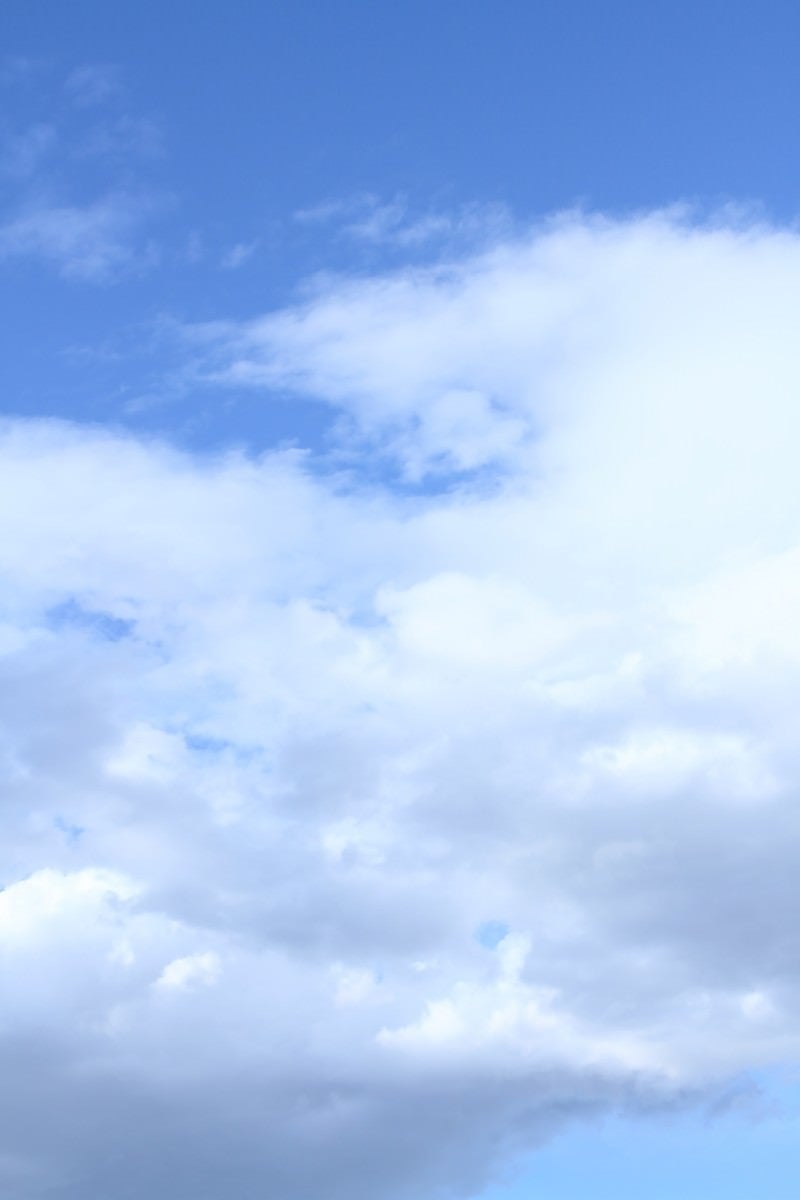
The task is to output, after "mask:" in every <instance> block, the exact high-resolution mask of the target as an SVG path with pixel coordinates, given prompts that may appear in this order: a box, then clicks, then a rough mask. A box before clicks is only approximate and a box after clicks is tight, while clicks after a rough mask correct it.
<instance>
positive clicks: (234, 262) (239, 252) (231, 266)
mask: <svg viewBox="0 0 800 1200" xmlns="http://www.w3.org/2000/svg"><path fill="white" fill-rule="evenodd" d="M258 247H259V241H258V239H257V238H256V239H254V240H253V241H252V242H236V244H235V245H233V246H231V248H230V250H227V251H226V252H225V254H223V256H222V258H221V260H220V266H222V267H224V268H225V269H226V270H229V271H236V270H238V268H239V267H242V266H244V264H245V263H246V262H247V261H248V260H249V259H251V258H252V257H253V255H254V254H255V253H256V251H257V250H258Z"/></svg>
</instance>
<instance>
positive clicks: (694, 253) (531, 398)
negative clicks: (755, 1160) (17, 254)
mask: <svg viewBox="0 0 800 1200" xmlns="http://www.w3.org/2000/svg"><path fill="white" fill-rule="evenodd" d="M799 284H800V240H798V239H797V238H796V237H795V236H794V235H793V234H790V233H787V232H781V231H776V230H771V229H759V228H752V229H751V228H740V229H732V228H708V229H696V228H692V227H691V226H690V225H683V224H681V223H680V222H679V221H677V220H675V219H672V218H670V217H667V216H663V215H661V216H655V217H650V218H646V219H641V220H636V221H630V222H620V223H616V224H614V223H605V222H601V221H584V220H582V219H578V218H575V219H565V220H564V221H562V222H561V223H556V224H554V225H553V226H552V227H548V228H546V229H544V230H540V231H537V232H535V233H534V234H532V235H531V236H530V237H528V238H525V239H522V240H519V241H514V242H506V243H503V244H498V245H497V246H496V247H495V248H494V249H493V250H492V251H491V252H485V253H484V252H482V253H481V254H479V255H477V256H474V257H473V258H471V259H467V260H461V261H458V262H455V263H452V264H450V265H449V266H448V267H446V268H444V267H441V266H440V267H436V268H435V269H432V270H430V271H426V270H417V271H414V272H400V273H398V274H395V275H391V276H389V277H386V278H373V279H366V280H361V281H358V280H352V279H351V280H348V281H340V282H338V283H336V282H333V283H330V282H329V283H328V284H326V285H325V288H324V289H323V290H322V291H320V292H319V293H318V294H315V295H312V296H311V297H310V299H308V301H307V302H306V303H304V304H303V305H301V306H300V307H298V308H295V309H289V310H286V311H284V312H281V313H277V314H272V315H270V316H268V317H265V318H260V319H258V320H255V321H253V322H250V323H247V324H246V325H244V326H241V327H239V326H235V325H228V326H225V327H223V332H222V336H221V337H220V328H217V330H216V333H215V338H216V340H215V341H214V342H213V345H210V347H209V354H210V355H211V356H212V359H213V361H212V363H211V364H210V367H209V369H210V370H211V369H213V372H216V373H217V374H222V375H227V374H231V373H233V374H237V375H238V377H240V378H248V379H250V380H252V382H253V384H254V386H269V385H270V384H275V385H280V386H281V387H286V386H290V387H296V388H297V389H298V390H301V391H309V392H311V393H312V394H313V395H315V396H317V397H319V398H321V399H323V400H325V401H326V402H328V403H330V404H331V405H335V406H337V407H338V408H339V409H341V410H342V411H343V412H344V413H346V414H347V415H348V416H349V418H350V420H351V421H352V422H355V423H356V424H357V425H358V427H359V429H360V431H361V432H360V436H361V437H367V438H369V439H372V442H373V444H374V446H375V448H376V450H377V451H378V452H380V453H381V454H385V455H387V456H394V457H395V459H396V460H397V461H399V463H400V464H401V466H402V467H403V469H405V470H406V472H407V473H408V474H409V475H416V476H417V477H418V478H421V479H427V478H429V477H430V476H431V474H433V475H438V477H439V478H438V484H437V487H436V488H429V489H427V490H426V489H424V488H423V489H417V490H414V489H411V490H409V489H407V488H399V489H397V490H395V491H393V490H392V488H391V487H390V486H388V485H386V486H384V487H381V486H379V485H376V484H375V482H374V473H373V472H369V479H368V480H367V481H364V480H362V479H360V478H359V477H358V475H357V473H356V472H355V471H354V470H351V471H350V472H349V474H347V475H331V474H325V473H320V474H318V475H315V474H314V471H313V466H312V465H311V464H310V462H309V461H307V460H306V459H305V458H304V457H303V455H302V454H298V453H294V452H292V453H274V454H267V455H264V456H261V457H248V456H246V455H243V454H233V455H229V456H226V457H221V458H219V459H213V458H208V457H206V458H193V457H191V456H188V455H184V454H180V453H178V452H176V451H174V450H171V449H169V448H166V447H164V446H159V445H157V444H152V443H143V442H137V441H136V440H134V439H125V438H122V437H119V436H112V435H110V434H102V433H100V432H98V431H97V430H91V429H82V428H80V427H77V426H68V425H62V424H55V423H40V422H31V423H24V422H11V423H6V424H5V425H4V426H3V427H2V429H1V430H0V585H1V586H0V595H2V609H1V610H0V647H2V649H3V653H2V655H0V764H1V765H2V767H3V769H4V772H5V778H6V796H5V799H4V807H3V816H2V822H3V826H2V837H0V874H1V875H2V879H3V881H4V883H5V888H6V890H5V891H4V892H3V893H2V896H0V901H1V903H0V935H2V936H0V953H2V956H3V959H4V963H3V965H4V968H6V967H7V968H8V969H4V970H3V972H2V978H3V981H4V982H3V993H2V1005H3V1016H4V1029H5V1030H6V1031H7V1033H8V1034H9V1036H10V1039H11V1040H10V1041H8V1042H6V1043H5V1044H4V1045H5V1049H4V1054H5V1059H4V1063H3V1077H4V1081H5V1082H6V1088H5V1089H4V1091H5V1094H6V1100H5V1102H4V1105H3V1108H2V1122H0V1128H2V1129H3V1131H4V1133H3V1138H4V1139H5V1142H4V1141H3V1139H0V1172H2V1171H4V1170H5V1171H6V1182H7V1187H8V1188H11V1187H12V1186H13V1188H14V1191H15V1194H17V1195H20V1196H21V1197H22V1198H23V1200H35V1198H38V1197H40V1196H43V1195H56V1196H63V1197H64V1200H77V1198H78V1197H82V1196H85V1195H87V1194H90V1193H91V1194H95V1193H96V1194H102V1195H103V1196H105V1197H108V1198H109V1200H123V1197H124V1196H126V1195H128V1194H130V1192H131V1191H132V1190H133V1191H136V1193H137V1194H145V1193H147V1194H153V1195H154V1196H159V1195H162V1194H163V1182H159V1180H161V1181H163V1179H164V1178H169V1180H170V1185H169V1187H170V1195H171V1196H172V1197H175V1198H177V1200H183V1198H186V1200H188V1198H189V1197H191V1196H194V1195H196V1194H198V1192H199V1191H200V1190H201V1185H202V1190H204V1192H205V1194H207V1195H208V1196H209V1197H213V1198H214V1200H216V1198H217V1197H219V1198H220V1200H222V1197H227V1196H230V1195H232V1194H234V1193H236V1192H237V1191H241V1192H242V1193H243V1194H244V1193H246V1192H247V1191H248V1190H252V1188H253V1186H255V1184H254V1182H253V1181H257V1186H258V1187H259V1188H262V1189H264V1190H266V1191H268V1192H270V1193H271V1194H273V1193H274V1194H280V1195H283V1196H286V1197H287V1198H288V1200H293V1198H295V1197H300V1196H304V1195H309V1194H311V1195H313V1194H317V1193H319V1192H321V1191H324V1192H325V1194H326V1196H331V1197H333V1200H339V1198H340V1197H341V1200H344V1197H347V1200H358V1198H359V1197H370V1200H375V1197H380V1200H401V1198H403V1197H409V1196H419V1195H421V1194H428V1193H430V1194H432V1193H434V1192H435V1191H436V1190H437V1189H443V1190H444V1191H445V1192H447V1191H453V1190H459V1189H461V1190H462V1191H467V1192H468V1191H470V1190H474V1188H475V1187H477V1186H479V1185H480V1183H481V1181H482V1180H484V1179H485V1176H486V1172H487V1171H488V1170H490V1169H491V1167H492V1164H494V1163H496V1162H497V1160H498V1159H502V1158H504V1157H505V1156H507V1155H509V1154H512V1153H514V1152H516V1151H519V1150H522V1149H524V1148H527V1147H530V1146H532V1145H535V1144H537V1142H538V1141H540V1140H541V1139H542V1138H544V1137H546V1136H549V1135H550V1134H552V1133H553V1132H555V1131H557V1129H558V1128H560V1127H561V1126H562V1125H563V1123H564V1122H565V1121H567V1120H569V1117H570V1114H573V1113H581V1114H586V1113H588V1112H592V1111H607V1110H609V1109H616V1108H620V1107H622V1108H631V1109H637V1110H638V1109H647V1108H648V1107H650V1106H652V1105H657V1104H658V1103H659V1102H661V1101H664V1102H667V1103H678V1102H682V1101H686V1100H688V1099H691V1098H692V1097H694V1098H698V1097H703V1096H706V1097H709V1096H713V1095H714V1094H715V1092H716V1089H719V1088H724V1087H726V1086H728V1085H729V1083H730V1081H731V1080H732V1079H736V1078H737V1077H739V1075H740V1073H741V1072H746V1071H748V1070H754V1069H761V1068H763V1067H765V1066H768V1065H770V1064H774V1063H776V1062H788V1061H792V1060H796V1059H797V1057H798V1055H800V1038H799V1037H798V1033H797V1029H796V1022H795V1021H794V1018H793V1013H794V1010H795V1008H796V1004H797V999H798V995H799V994H800V975H798V968H797V962H798V957H797V945H796V942H797V935H796V930H797V927H798V917H799V916H800V914H799V913H798V911H797V904H796V902H795V900H794V896H795V894H796V888H795V887H794V877H795V873H796V858H797V830H796V820H795V808H796V803H795V795H794V791H795V786H796V785H795V780H796V778H797V773H798V767H800V761H799V760H798V750H797V738H796V729H795V726H796V718H795V713H796V710H797V701H798V691H799V690H800V657H799V656H798V652H797V649H798V648H797V636H796V627H795V622H794V620H793V618H792V613H793V607H792V605H793V597H794V596H795V595H796V594H797V591H798V586H799V585H798V578H800V501H798V493H797V487H796V467H795V462H794V459H795V454H794V446H795V443H796V441H797V434H798V432H799V431H798V428H797V426H798V423H800V416H799V415H798V410H797V405H796V404H795V397H796V394H797V385H798V383H800V378H798V374H799V373H800V367H798V363H797V357H796V352H795V347H794V343H795V330H794V295H795V292H796V290H797V287H798V285H799ZM476 397H477V398H482V399H476ZM349 436H350V434H349V432H348V427H344V432H343V437H345V438H347V437H349ZM345 448H346V447H345ZM42 481H46V487H43V484H42ZM440 484H445V485H446V486H439V485H440ZM3 914H5V915H3ZM3 920H4V921H5V925H3V924H2V923H1V922H2V921H3ZM492 923H493V924H495V925H497V927H498V928H502V929H506V930H507V931H508V932H506V933H505V935H504V936H503V937H502V938H501V940H500V941H499V942H498V943H497V945H495V946H494V947H492V946H488V945H485V944H484V941H485V939H484V940H483V941H482V939H481V936H480V931H481V930H482V929H485V928H486V927H487V924H492ZM3 930H6V933H5V934H2V931H3ZM33 1042H36V1043H37V1044H39V1045H42V1046H44V1047H45V1049H46V1052H45V1053H44V1054H42V1055H39V1056H36V1055H34V1054H33V1053H32V1052H27V1050H26V1048H27V1047H28V1046H29V1045H30V1044H32V1043H33ZM23 1080H24V1086H22V1082H23ZM456 1101H457V1103H456ZM57 1116H58V1119H56V1117H57ZM99 1145H102V1147H103V1154H102V1155H99V1154H98V1151H97V1147H98V1146H99ZM142 1146H146V1147H147V1154H142V1152H141V1148H142ZM4 1164H6V1165H4ZM2 1178H3V1177H2V1175H1V1174H0V1179H2ZM48 1189H49V1190H48Z"/></svg>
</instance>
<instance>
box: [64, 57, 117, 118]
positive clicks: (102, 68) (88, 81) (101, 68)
mask: <svg viewBox="0 0 800 1200" xmlns="http://www.w3.org/2000/svg"><path fill="white" fill-rule="evenodd" d="M64 90H65V92H66V93H67V95H68V96H69V98H70V99H71V100H72V102H73V103H74V104H76V105H77V106H78V107H79V108H93V107H95V106H96V105H99V104H105V103H107V101H109V100H114V99H117V98H118V97H119V96H120V95H121V94H122V93H123V90H124V89H123V84H122V73H121V71H120V68H119V67H118V66H116V65H114V64H113V63H89V64H87V65H86V66H83V67H76V68H75V70H74V71H71V72H70V74H69V75H68V77H67V80H66V82H65V84H64Z"/></svg>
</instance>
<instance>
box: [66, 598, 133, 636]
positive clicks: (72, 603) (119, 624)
mask: <svg viewBox="0 0 800 1200" xmlns="http://www.w3.org/2000/svg"><path fill="white" fill-rule="evenodd" d="M47 623H48V625H49V626H50V628H51V629H59V630H60V629H65V628H73V629H78V630H82V631H84V632H87V633H91V634H93V635H94V636H95V637H97V638H99V639H101V640H102V641H105V642H119V641H122V640H123V639H124V638H128V637H131V636H132V634H133V632H134V630H135V628H136V622H135V621H130V620H127V619H125V618H123V617H115V616H114V615H113V614H112V613H107V612H103V611H102V610H98V609H91V608H86V607H85V606H84V605H83V604H81V602H80V601H79V600H78V599H76V598H75V597H74V596H73V597H70V599H69V600H64V601H62V602H61V603H60V604H56V605H55V606H54V607H53V608H51V609H50V610H49V611H48V613H47Z"/></svg>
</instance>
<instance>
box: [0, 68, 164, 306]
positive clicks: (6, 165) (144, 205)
mask: <svg viewBox="0 0 800 1200" xmlns="http://www.w3.org/2000/svg"><path fill="white" fill-rule="evenodd" d="M51 84H52V79H50V78H49V77H48V76H47V73H46V77H45V78H44V79H43V81H42V89H41V90H42V93H43V97H45V98H46V97H47V91H48V87H49V86H50V85H51ZM64 87H65V88H66V91H67V93H68V94H69V95H70V96H71V98H72V99H73V101H74V106H73V108H72V110H70V109H66V110H65V109H64V106H63V103H59V102H58V101H53V100H51V104H50V106H49V107H50V108H51V110H52V114H51V117H50V119H48V120H46V121H45V120H39V121H38V122H36V123H33V124H31V123H27V124H23V123H20V124H19V125H16V126H15V124H14V123H13V121H12V122H11V123H10V124H9V127H8V129H7V130H6V131H5V133H4V135H3V137H2V138H0V172H2V173H3V174H4V175H5V176H6V177H7V178H8V179H9V181H10V182H11V183H12V184H13V190H12V191H9V192H8V194H7V196H6V198H5V200H4V203H3V205H2V208H0V259H3V260H10V259H19V260H29V261H34V262H37V263H39V264H42V265H44V266H46V267H50V268H52V269H55V270H56V271H57V272H58V273H59V274H60V275H61V276H62V277H63V278H66V279H75V280H81V281H83V282H86V281H89V282H93V283H109V282H113V281H115V280H117V279H119V278H120V277H122V276H126V275H129V274H131V273H137V272H141V271H143V270H144V269H146V268H148V267H150V266H152V265H153V263H154V262H155V261H156V260H157V258H158V254H157V251H156V247H155V244H154V242H153V240H152V238H150V237H149V236H148V235H147V233H146V229H147V226H148V225H149V224H150V222H151V221H152V219H153V217H154V216H156V215H160V214H162V213H163V211H164V209H165V208H166V207H167V205H168V203H169V199H168V197H167V196H165V194H164V193H163V191H162V190H161V189H155V188H153V186H152V185H151V184H149V183H148V181H147V179H146V178H145V174H144V171H143V168H146V167H148V166H152V165H153V162H154V160H156V159H158V158H159V157H160V156H161V155H162V154H163V145H162V140H163V139H162V133H161V129H160V126H159V125H158V123H157V122H156V121H153V120H143V119H141V118H138V117H136V116H132V115H130V114H129V113H126V112H119V111H117V112H111V113H109V112H107V111H106V108H105V103H106V101H107V100H109V99H111V98H112V97H113V96H114V95H116V94H117V93H119V92H120V87H119V80H118V78H117V74H116V72H115V71H114V69H112V68H109V67H96V66H93V67H85V68H80V69H79V70H78V71H75V72H73V73H72V74H71V75H70V76H69V77H68V79H67V81H66V84H65V85H64ZM98 106H100V111H96V110H97V109H98Z"/></svg>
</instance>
